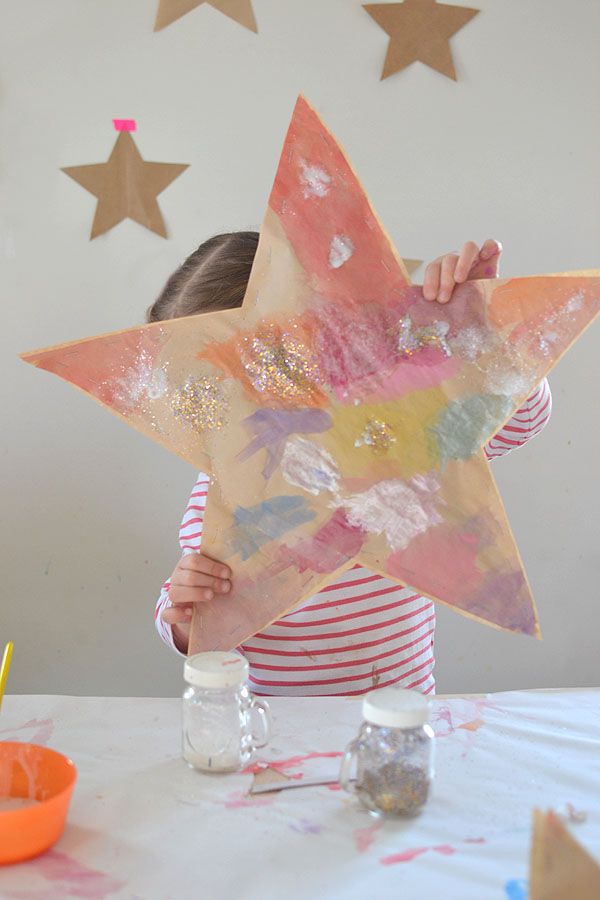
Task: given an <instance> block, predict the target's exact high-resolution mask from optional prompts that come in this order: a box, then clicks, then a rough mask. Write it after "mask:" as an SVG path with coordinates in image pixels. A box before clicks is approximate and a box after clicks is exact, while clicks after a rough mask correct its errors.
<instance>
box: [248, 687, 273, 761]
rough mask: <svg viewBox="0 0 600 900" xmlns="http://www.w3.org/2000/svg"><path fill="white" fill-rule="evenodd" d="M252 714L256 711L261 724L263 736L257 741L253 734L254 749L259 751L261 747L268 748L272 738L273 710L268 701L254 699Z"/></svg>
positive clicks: (251, 704)
mask: <svg viewBox="0 0 600 900" xmlns="http://www.w3.org/2000/svg"><path fill="white" fill-rule="evenodd" d="M250 709H251V711H252V712H254V711H255V710H256V712H257V713H258V718H259V719H260V723H261V726H260V727H261V730H262V736H260V737H259V738H258V740H257V739H256V737H255V735H254V731H253V732H252V749H253V750H258V749H259V748H260V747H266V745H267V744H268V743H269V739H270V737H271V710H270V709H269V704H268V703H267V701H266V700H258V699H257V698H256V697H253V698H252V700H251V702H250Z"/></svg>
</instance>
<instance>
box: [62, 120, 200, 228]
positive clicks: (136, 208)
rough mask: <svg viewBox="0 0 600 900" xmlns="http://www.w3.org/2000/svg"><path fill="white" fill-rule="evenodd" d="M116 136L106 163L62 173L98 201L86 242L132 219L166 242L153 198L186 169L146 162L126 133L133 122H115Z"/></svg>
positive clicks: (133, 126)
mask: <svg viewBox="0 0 600 900" xmlns="http://www.w3.org/2000/svg"><path fill="white" fill-rule="evenodd" d="M114 124H115V128H116V129H117V131H118V132H119V136H118V138H117V140H116V141H115V145H114V147H113V149H112V152H111V154H110V157H109V158H108V162H105V163H95V164H93V165H86V166H69V167H67V168H66V169H62V171H63V172H64V173H65V174H66V175H68V176H69V177H70V178H72V179H73V180H74V181H76V182H77V183H78V184H80V185H81V186H82V187H84V188H85V189H86V191H89V192H90V194H93V195H94V197H97V198H98V203H97V204H96V214H95V215H94V221H93V224H92V231H91V234H90V240H93V239H94V238H95V237H98V236H99V235H101V234H104V233H105V232H106V231H110V229H111V228H114V227H115V225H118V224H119V222H122V221H123V219H133V221H134V222H138V223H139V224H140V225H143V226H144V227H145V228H148V229H150V231H154V232H155V233H156V234H159V235H160V236H161V237H164V238H166V236H167V228H166V226H165V222H164V219H163V216H162V213H161V211H160V207H159V205H158V201H157V199H156V198H157V197H158V195H159V194H160V193H162V191H164V189H165V188H166V187H168V186H169V185H170V184H171V182H172V181H174V180H175V179H176V178H177V177H178V176H179V175H181V173H182V172H184V171H185V170H186V169H187V168H188V166H187V165H184V164H179V163H157V162H146V160H144V159H142V157H141V155H140V152H139V150H138V148H137V146H136V143H135V141H134V140H133V138H132V136H131V134H130V132H131V131H133V130H135V122H134V120H133V119H115V120H114Z"/></svg>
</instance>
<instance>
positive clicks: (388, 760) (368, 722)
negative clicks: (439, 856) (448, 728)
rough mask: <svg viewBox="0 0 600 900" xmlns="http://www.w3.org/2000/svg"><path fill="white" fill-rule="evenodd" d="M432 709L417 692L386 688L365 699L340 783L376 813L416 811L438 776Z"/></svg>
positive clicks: (408, 814) (397, 814) (409, 814)
mask: <svg viewBox="0 0 600 900" xmlns="http://www.w3.org/2000/svg"><path fill="white" fill-rule="evenodd" d="M429 711H430V704H429V701H428V700H427V698H426V697H424V696H423V694H420V693H418V692H417V691H410V690H403V689H401V688H395V687H386V688H381V689H380V690H377V691H371V692H370V693H369V694H367V695H366V697H365V698H364V700H363V706H362V714H363V723H362V725H361V728H360V731H359V733H358V736H357V737H356V739H355V740H354V741H352V743H351V744H350V745H349V746H348V748H347V750H346V753H345V755H344V758H343V760H342V767H341V772H340V783H341V785H342V787H343V788H344V790H346V791H349V792H351V793H354V794H356V796H357V797H358V799H359V800H360V802H361V803H362V804H363V806H366V808H367V809H368V810H370V811H371V812H372V813H374V814H377V815H382V814H383V815H390V816H415V815H417V813H419V812H420V811H421V810H422V809H423V807H424V806H425V804H426V802H427V798H428V797H429V793H430V789H431V784H432V781H433V775H434V741H435V738H434V733H433V729H432V728H431V726H430V724H429V722H428V718H429ZM354 772H355V775H354V774H353V773H354Z"/></svg>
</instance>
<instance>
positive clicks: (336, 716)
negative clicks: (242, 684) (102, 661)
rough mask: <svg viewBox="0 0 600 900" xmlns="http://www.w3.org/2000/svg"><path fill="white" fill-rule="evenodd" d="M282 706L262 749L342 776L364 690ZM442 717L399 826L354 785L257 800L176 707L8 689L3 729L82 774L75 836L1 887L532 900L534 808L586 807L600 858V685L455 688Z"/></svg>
mask: <svg viewBox="0 0 600 900" xmlns="http://www.w3.org/2000/svg"><path fill="white" fill-rule="evenodd" d="M271 706H272V710H273V713H274V735H273V739H272V743H271V746H270V748H269V749H268V750H267V751H265V752H263V753H262V754H261V756H260V757H259V759H263V760H269V761H271V762H273V761H275V762H276V763H277V765H278V767H279V768H280V770H281V771H284V772H285V773H286V774H288V775H299V774H300V773H302V774H303V775H304V777H305V778H306V777H309V776H311V775H312V774H317V773H322V772H325V771H336V770H337V764H338V759H337V758H336V757H335V756H331V754H334V753H337V752H341V751H342V750H343V749H344V747H345V745H346V743H347V742H348V741H349V740H351V738H352V737H353V736H354V735H355V733H356V731H357V728H358V726H359V723H360V718H361V716H360V701H359V700H356V699H352V700H350V699H341V698H310V699H304V698H289V699H286V698H274V699H273V700H272V701H271ZM434 710H435V713H434V717H433V718H434V725H435V730H436V732H437V736H438V737H437V776H436V784H435V791H434V794H433V797H432V799H431V801H430V803H429V805H428V806H427V808H426V810H425V812H424V813H423V814H422V815H421V816H420V817H419V818H417V819H413V820H410V821H404V822H398V821H396V822H386V823H385V824H383V825H382V824H381V823H379V822H378V821H377V820H374V819H373V818H372V817H371V816H370V815H369V814H368V813H367V812H365V811H363V810H361V809H360V808H359V807H358V805H357V804H356V802H355V800H354V799H353V798H352V797H350V796H348V795H346V794H344V793H342V792H341V791H340V790H332V789H331V788H328V787H307V788H303V789H301V790H287V791H282V792H280V793H278V794H270V795H266V796H264V795H256V796H248V794H247V792H248V790H249V788H250V786H251V783H252V775H250V774H249V775H237V774H236V775H224V776H223V775H221V776H219V775H201V774H199V773H197V772H194V771H192V770H190V769H188V768H187V767H186V765H185V764H184V763H183V762H182V760H181V759H180V757H179V742H180V706H179V701H177V700H168V699H147V698H144V699H135V698H134V699H129V698H75V697H53V696H27V697H25V696H21V697H19V696H11V697H7V698H6V699H5V702H4V706H3V709H2V715H1V717H0V739H5V740H9V739H10V740H15V739H18V740H25V741H33V742H36V743H43V744H47V745H48V746H51V747H53V748H54V749H56V750H59V751H61V752H62V753H65V754H67V755H68V756H70V757H71V758H72V759H73V760H74V761H75V763H76V765H77V768H78V770H79V779H78V782H77V785H76V788H75V793H74V797H73V803H72V806H71V812H70V816H69V822H68V825H67V829H66V831H65V834H64V836H63V838H62V839H61V840H60V842H59V843H58V844H57V845H56V847H55V848H54V849H53V850H51V851H49V852H48V853H46V854H45V855H44V856H42V857H39V858H38V859H37V860H32V861H30V862H28V863H23V864H21V865H17V866H10V867H4V868H0V897H2V898H19V900H64V898H70V897H75V898H78V897H81V898H91V900H103V898H105V897H106V898H129V900H140V898H142V900H153V898H157V900H167V898H173V900H175V898H177V900H179V898H182V900H186V898H202V900H224V898H227V900H233V898H241V900H297V898H302V900H308V898H310V900H312V898H321V897H327V898H335V900H338V898H339V900H342V898H344V900H350V898H352V900H354V898H356V900H365V898H368V900H377V898H380V897H382V898H394V900H412V898H427V900H438V898H443V900H470V898H473V900H487V898H490V900H491V898H497V900H502V898H504V900H506V898H508V900H521V898H524V897H526V893H525V884H524V880H525V879H526V878H527V866H528V850H529V841H530V826H531V811H532V808H533V807H534V806H539V807H542V808H547V807H553V808H555V809H558V810H563V809H565V808H566V806H567V804H571V805H572V807H574V808H575V809H576V810H578V811H583V812H587V820H586V821H585V822H583V823H581V824H574V825H572V826H571V827H572V830H573V833H574V835H575V836H576V837H577V839H578V840H580V841H581V843H582V844H583V845H584V846H586V847H587V848H588V849H589V850H590V851H591V852H592V853H593V854H594V855H595V856H596V857H597V858H598V859H600V690H576V691H548V692H545V691H544V692H537V691H532V692H527V691H523V692H512V693H503V694H491V695H489V696H487V697H481V698H478V697H474V698H449V699H444V698H438V699H437V700H435V701H434ZM313 754H317V755H313ZM318 754H325V755H323V756H319V755H318ZM327 754H329V755H327ZM302 757H309V758H308V759H302Z"/></svg>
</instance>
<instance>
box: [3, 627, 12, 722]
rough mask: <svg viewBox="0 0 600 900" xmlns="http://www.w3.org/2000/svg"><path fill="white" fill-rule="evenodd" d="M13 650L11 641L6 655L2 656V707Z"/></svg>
mask: <svg viewBox="0 0 600 900" xmlns="http://www.w3.org/2000/svg"><path fill="white" fill-rule="evenodd" d="M12 652H13V642H12V641H9V642H8V644H7V645H6V647H5V648H4V656H3V657H2V665H1V666H0V709H1V708H2V699H3V697H4V689H5V688H6V679H7V678H8V670H9V669H10V661H11V659H12Z"/></svg>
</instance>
